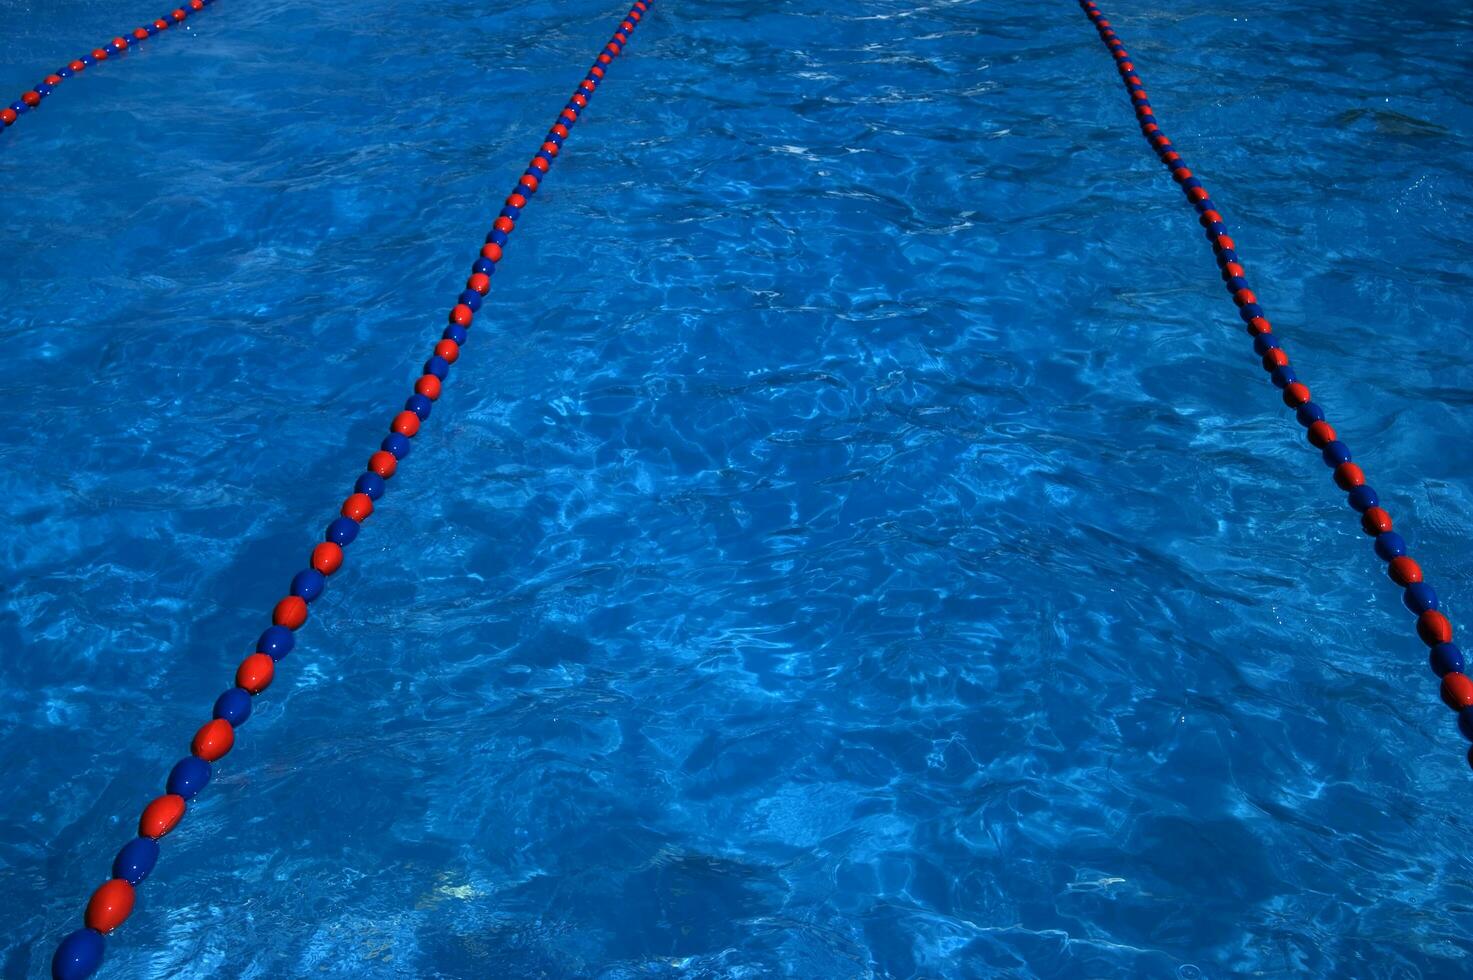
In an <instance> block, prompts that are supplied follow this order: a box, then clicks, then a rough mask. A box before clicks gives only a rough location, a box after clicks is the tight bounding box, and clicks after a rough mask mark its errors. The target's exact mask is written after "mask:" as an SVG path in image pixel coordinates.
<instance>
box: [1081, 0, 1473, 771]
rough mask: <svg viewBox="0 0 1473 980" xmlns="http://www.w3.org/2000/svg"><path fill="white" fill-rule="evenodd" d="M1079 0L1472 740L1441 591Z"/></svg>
mask: <svg viewBox="0 0 1473 980" xmlns="http://www.w3.org/2000/svg"><path fill="white" fill-rule="evenodd" d="M1079 6H1080V7H1081V8H1082V9H1083V10H1084V13H1085V16H1087V17H1088V18H1089V19H1090V21H1091V22H1092V23H1093V24H1094V25H1095V29H1096V30H1097V31H1098V32H1099V35H1100V40H1101V41H1103V42H1104V43H1105V47H1106V48H1108V49H1109V50H1110V54H1111V56H1112V57H1113V58H1114V59H1115V65H1116V69H1117V70H1118V71H1119V72H1120V78H1121V81H1122V82H1124V84H1125V91H1126V92H1127V93H1128V94H1129V95H1130V101H1131V103H1132V105H1134V106H1135V115H1136V120H1137V121H1138V122H1139V123H1140V129H1141V135H1142V136H1144V137H1145V138H1146V142H1147V143H1149V144H1151V148H1152V149H1153V150H1155V152H1156V155H1157V156H1158V157H1159V158H1160V160H1161V162H1162V164H1164V165H1165V166H1166V169H1167V170H1168V171H1170V173H1171V176H1172V179H1173V180H1175V181H1176V182H1177V184H1178V185H1180V186H1181V189H1182V191H1183V193H1185V194H1186V197H1187V200H1188V201H1190V202H1191V204H1192V206H1193V207H1195V208H1196V210H1197V213H1198V222H1199V223H1200V224H1201V225H1202V227H1203V228H1204V229H1205V230H1206V233H1207V241H1208V243H1209V244H1210V245H1211V246H1212V251H1213V252H1214V253H1215V254H1216V256H1217V264H1218V267H1219V268H1220V269H1221V270H1222V278H1223V282H1224V283H1225V284H1226V286H1227V291H1228V294H1229V295H1230V296H1232V299H1233V303H1234V304H1235V305H1236V306H1237V307H1238V316H1239V317H1240V318H1241V319H1242V321H1243V323H1244V324H1245V325H1246V326H1247V329H1248V333H1249V335H1250V336H1251V337H1253V351H1254V353H1255V354H1257V355H1258V357H1259V359H1260V361H1261V363H1262V364H1263V369H1264V370H1265V371H1267V372H1268V374H1269V378H1270V380H1271V381H1272V382H1273V383H1274V385H1275V387H1277V388H1280V389H1282V390H1283V393H1284V394H1283V401H1284V404H1285V405H1287V406H1288V407H1289V408H1292V409H1294V412H1295V416H1296V418H1298V420H1299V424H1300V425H1302V426H1304V427H1305V429H1306V438H1307V439H1308V441H1309V443H1310V445H1312V446H1314V447H1315V448H1316V449H1318V450H1319V451H1320V456H1321V458H1322V459H1324V461H1325V465H1327V466H1329V467H1330V468H1331V470H1332V473H1333V477H1334V480H1335V485H1336V486H1338V487H1339V488H1340V489H1341V490H1343V491H1345V493H1346V503H1348V504H1349V505H1350V507H1351V508H1352V509H1354V510H1355V511H1357V512H1358V513H1359V514H1360V525H1361V530H1362V531H1364V532H1365V533H1366V534H1367V535H1369V536H1371V537H1372V538H1374V539H1375V547H1376V555H1377V556H1378V557H1379V558H1380V559H1381V560H1382V561H1384V562H1386V563H1387V567H1386V574H1387V576H1388V577H1389V578H1390V579H1391V580H1392V581H1393V582H1395V583H1396V584H1397V585H1399V586H1401V588H1402V603H1403V604H1404V605H1405V606H1406V607H1407V609H1408V610H1410V611H1411V613H1412V615H1414V616H1416V617H1417V619H1416V630H1417V637H1418V638H1419V639H1420V640H1421V641H1422V642H1423V643H1424V644H1426V645H1427V647H1428V648H1429V653H1428V662H1429V664H1430V665H1431V667H1432V672H1433V673H1434V674H1436V675H1437V676H1438V677H1440V678H1442V683H1441V689H1440V693H1441V696H1442V700H1443V702H1444V703H1446V704H1447V706H1448V707H1449V708H1451V709H1452V710H1454V711H1456V712H1457V713H1458V716H1457V717H1458V728H1459V729H1460V730H1461V731H1462V733H1463V735H1464V736H1465V737H1467V738H1468V739H1469V740H1470V741H1473V680H1470V679H1469V678H1468V677H1467V676H1466V675H1465V674H1464V673H1463V671H1464V661H1463V653H1462V651H1461V650H1459V649H1458V648H1457V647H1456V646H1455V645H1454V644H1453V642H1452V639H1453V627H1452V623H1451V622H1449V621H1448V618H1447V617H1446V616H1445V615H1443V613H1442V612H1441V611H1440V609H1439V608H1438V607H1439V605H1440V603H1439V600H1438V598H1437V593H1436V592H1435V591H1434V590H1433V588H1432V586H1430V585H1428V584H1427V583H1426V582H1425V581H1423V577H1422V566H1421V565H1419V564H1417V562H1416V561H1415V560H1413V559H1412V558H1411V557H1409V556H1408V555H1407V544H1406V541H1405V540H1404V539H1403V538H1402V536H1401V535H1400V534H1397V533H1396V531H1395V529H1394V526H1393V523H1392V519H1391V514H1390V512H1389V511H1387V510H1386V508H1385V507H1383V506H1381V501H1380V499H1379V497H1378V495H1377V494H1376V491H1375V490H1373V489H1371V487H1370V486H1369V485H1368V484H1367V483H1366V475H1365V473H1364V471H1362V469H1361V468H1360V467H1359V466H1357V465H1356V464H1355V463H1353V462H1352V461H1351V458H1350V448H1349V447H1348V446H1346V445H1345V443H1343V442H1341V441H1340V440H1339V438H1338V437H1337V436H1336V434H1335V429H1334V427H1333V426H1331V425H1330V423H1329V422H1328V421H1327V420H1326V418H1325V411H1324V409H1323V408H1321V407H1320V406H1319V405H1317V404H1315V403H1314V402H1313V401H1311V400H1310V391H1309V388H1308V387H1307V386H1306V385H1305V384H1304V383H1303V382H1301V381H1300V380H1299V378H1298V376H1297V375H1296V374H1295V372H1294V368H1293V367H1292V366H1291V364H1290V362H1289V355H1288V354H1287V353H1285V351H1284V349H1283V346H1282V345H1281V344H1280V343H1279V340H1278V338H1277V336H1276V335H1275V334H1274V331H1273V325H1272V324H1270V323H1269V321H1268V318H1267V316H1266V315H1265V314H1264V312H1263V308H1262V307H1261V306H1260V305H1259V303H1258V296H1257V295H1256V294H1255V293H1254V292H1253V290H1252V289H1251V288H1250V287H1249V285H1248V279H1247V271H1246V270H1245V268H1244V266H1243V263H1242V261H1241V259H1240V258H1239V257H1238V252H1237V243H1236V242H1234V241H1233V239H1232V238H1231V237H1229V235H1228V229H1227V224H1226V222H1225V221H1224V220H1223V217H1222V213H1221V211H1220V210H1219V209H1218V208H1217V206H1216V205H1215V204H1213V202H1212V199H1211V198H1210V197H1209V196H1208V194H1207V188H1205V187H1203V186H1202V182H1201V180H1199V179H1198V178H1197V177H1196V176H1195V175H1194V174H1193V173H1192V171H1191V170H1190V169H1188V168H1187V165H1186V163H1185V162H1184V161H1183V160H1182V157H1181V154H1180V153H1179V152H1178V151H1177V149H1176V147H1175V146H1174V145H1173V144H1172V142H1171V140H1170V139H1168V138H1167V136H1166V134H1165V133H1164V132H1163V131H1162V130H1161V123H1160V120H1159V119H1157V118H1156V113H1155V110H1154V109H1152V108H1151V102H1150V100H1149V99H1148V98H1147V97H1146V90H1145V86H1144V85H1143V84H1142V82H1141V77H1140V72H1139V70H1138V69H1137V68H1136V66H1135V63H1134V62H1132V61H1131V58H1130V55H1129V54H1128V53H1126V50H1125V43H1124V42H1123V41H1121V40H1120V37H1119V36H1118V35H1117V34H1116V33H1115V31H1114V29H1113V28H1112V27H1111V26H1110V22H1109V21H1108V20H1106V19H1105V17H1104V15H1103V14H1101V13H1100V9H1099V7H1098V6H1097V5H1096V4H1095V2H1094V0H1079ZM1468 763H1469V765H1473V749H1469V751H1468Z"/></svg>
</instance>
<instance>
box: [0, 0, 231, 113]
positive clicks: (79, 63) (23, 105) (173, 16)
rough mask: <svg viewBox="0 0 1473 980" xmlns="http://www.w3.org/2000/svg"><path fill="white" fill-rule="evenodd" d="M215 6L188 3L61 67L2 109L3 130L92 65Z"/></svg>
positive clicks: (204, 0) (196, 0) (206, 1)
mask: <svg viewBox="0 0 1473 980" xmlns="http://www.w3.org/2000/svg"><path fill="white" fill-rule="evenodd" d="M214 2H215V0H189V2H188V3H186V4H184V6H182V7H176V8H175V9H174V10H172V11H170V12H169V13H167V14H164V16H162V17H160V18H159V19H158V20H156V21H154V22H153V23H152V24H144V25H143V26H142V27H139V28H135V29H134V30H133V31H131V32H130V33H128V34H119V35H118V36H117V37H115V38H113V39H112V40H111V41H109V42H107V43H106V44H104V45H103V46H102V47H100V48H94V49H92V53H91V54H84V55H82V56H81V57H80V58H76V59H74V60H72V61H70V62H68V63H67V64H65V65H62V66H61V67H60V68H58V69H56V71H54V72H52V73H51V74H49V75H47V76H46V77H45V78H43V79H41V81H39V82H37V83H36V86H35V88H32V89H29V90H28V91H25V92H22V93H21V96H20V98H18V99H16V100H15V101H14V102H12V103H10V105H8V106H6V107H5V108H4V109H0V124H3V125H4V129H9V128H10V127H11V126H14V125H15V121H16V120H17V119H19V118H20V117H21V116H24V115H25V114H26V113H28V112H30V111H31V110H32V109H38V108H40V106H41V102H42V101H43V100H44V99H46V98H47V97H48V96H49V95H51V93H52V92H53V91H55V89H56V86H58V85H60V84H61V83H62V82H64V81H66V80H67V79H68V78H71V77H72V76H73V75H79V74H81V73H82V72H84V71H86V70H87V69H88V68H91V67H92V66H93V65H96V64H99V63H100V62H103V61H106V60H107V59H108V58H111V57H113V56H115V55H121V54H122V53H123V52H125V51H127V50H128V49H129V48H131V47H134V46H136V45H139V44H142V43H143V42H144V41H147V40H148V39H149V38H151V37H153V36H154V35H155V34H158V33H159V32H161V31H167V30H168V29H169V28H170V27H172V26H173V25H175V24H182V23H184V22H185V21H186V20H188V19H189V15H190V13H191V12H193V13H198V12H199V11H201V10H204V9H205V8H206V7H208V6H210V5H211V4H212V3H214ZM4 129H0V132H4Z"/></svg>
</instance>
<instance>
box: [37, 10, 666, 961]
mask: <svg viewBox="0 0 1473 980" xmlns="http://www.w3.org/2000/svg"><path fill="white" fill-rule="evenodd" d="M196 2H199V3H207V2H208V0H196ZM653 2H654V0H636V2H635V4H634V6H633V7H632V8H631V9H630V10H629V13H628V14H626V15H625V17H624V20H623V22H622V23H621V24H620V25H619V29H618V30H617V31H615V32H614V36H613V38H612V39H610V41H609V43H608V44H607V45H605V46H604V49H603V50H602V51H601V52H600V53H599V56H598V58H597V59H596V60H595V61H594V64H593V66H592V67H590V68H589V70H588V74H587V75H586V76H585V77H584V78H583V80H582V81H581V82H579V83H578V88H577V90H576V91H574V93H573V97H572V98H571V99H570V100H569V101H568V104H567V105H566V106H565V107H564V108H563V110H562V112H561V113H559V115H558V119H557V122H556V123H555V124H554V125H553V127H552V129H551V130H550V131H549V132H548V134H547V136H546V138H545V139H544V141H543V143H542V146H541V147H540V148H539V149H538V150H537V155H536V156H534V157H533V158H532V161H531V163H530V164H529V165H528V167H527V170H526V172H525V173H523V174H522V175H521V177H520V178H519V179H518V180H517V186H516V187H515V189H513V191H512V193H511V195H510V196H509V197H507V199H506V205H505V207H503V208H502V209H501V213H500V215H498V216H497V218H496V221H495V222H494V224H493V226H492V229H491V232H490V234H488V235H487V236H486V243H485V245H484V246H483V247H482V248H481V255H480V257H479V258H478V259H476V262H475V265H473V266H472V267H471V275H470V278H469V279H468V280H466V284H465V286H466V288H465V291H464V292H462V293H461V294H460V296H459V297H458V298H457V300H456V303H455V306H454V307H453V308H451V310H450V325H449V326H447V327H446V328H445V332H444V334H443V335H442V337H441V339H440V340H439V341H438V342H437V343H436V344H435V349H434V352H433V354H432V355H431V357H430V359H429V360H428V361H426V362H425V365H424V373H423V374H422V375H421V376H420V378H419V379H418V380H417V381H416V382H415V384H414V394H413V395H411V396H410V397H409V400H408V401H406V402H405V403H404V410H403V411H401V412H400V413H399V414H397V415H395V416H394V419H393V421H392V423H391V424H390V426H389V429H390V431H389V435H388V436H387V438H385V439H384V441H383V444H382V446H381V447H380V448H379V450H378V452H375V453H374V454H373V455H372V456H370V457H369V459H368V468H367V469H366V470H365V472H364V473H363V475H361V476H360V477H358V482H357V483H356V484H355V485H354V487H353V493H352V494H351V495H349V497H348V498H347V500H345V501H344V502H343V506H342V516H341V517H338V518H337V519H336V520H334V521H333V522H332V523H331V524H329V525H328V527H327V534H326V536H325V540H324V541H323V542H322V543H321V544H319V545H317V546H316V547H315V548H313V549H312V554H311V557H310V559H309V566H308V567H307V568H305V569H303V570H302V571H300V572H298V573H297V574H296V577H294V578H293V579H292V582H291V588H290V592H289V594H288V595H287V596H286V597H285V598H284V599H282V600H281V601H280V602H278V603H277V604H276V608H275V609H274V610H272V613H271V624H272V625H271V626H270V627H269V628H267V630H266V631H265V632H264V633H262V634H261V637H260V639H259V640H258V641H257V642H256V652H255V653H252V654H251V655H250V656H248V657H246V658H245V660H243V661H241V664H240V667H239V669H237V670H236V672H235V686H234V687H232V688H230V689H229V690H227V691H226V692H225V693H224V694H221V695H220V697H219V699H218V700H217V701H216V702H215V708H214V717H213V718H212V719H211V720H210V721H208V722H206V723H205V724H204V725H203V726H202V727H201V728H200V729H199V731H198V732H196V733H195V736H194V741H193V743H192V744H191V746H190V750H191V751H190V754H189V755H188V756H186V757H185V758H184V759H182V760H180V761H179V763H178V764H177V765H175V766H174V768H173V770H172V771H171V772H170V773H169V778H168V782H167V783H166V785H165V793H164V795H163V796H160V797H158V798H157V799H155V800H153V802H151V803H149V804H148V806H146V807H144V809H143V815H142V817H141V818H140V819H139V821H138V836H137V837H135V838H134V839H133V840H131V841H129V842H128V843H127V844H125V845H123V849H122V850H120V851H119V852H118V855H117V859H116V860H114V861H113V867H112V874H113V876H112V878H110V879H109V880H108V881H106V882H104V883H103V884H102V885H101V886H100V887H99V888H98V889H97V891H95V892H93V894H92V898H91V900H90V901H89V902H88V903H87V912H86V915H85V917H84V922H85V926H84V927H83V928H81V929H78V930H77V931H75V932H73V933H71V934H69V935H68V936H67V937H66V938H65V939H63V940H62V941H61V943H60V945H58V946H57V949H56V954H55V956H54V957H53V958H52V963H51V973H52V976H53V977H55V978H57V980H78V978H82V977H87V976H90V975H91V974H92V973H93V972H94V971H96V970H97V968H98V967H99V966H100V965H101V964H102V955H103V936H104V935H106V934H107V933H109V932H111V931H112V930H114V929H116V928H117V927H118V926H119V925H121V924H122V922H123V920H125V919H126V918H128V915H129V913H131V912H132V911H133V902H134V897H135V889H136V888H137V886H138V884H139V883H140V882H142V881H143V879H144V878H146V877H147V876H148V874H149V872H150V871H152V870H153V867H154V864H155V863H156V862H157V861H158V858H159V844H158V842H159V839H160V838H162V837H164V836H165V835H166V834H168V833H169V832H170V831H171V830H173V829H174V828H175V827H176V826H178V824H179V821H180V820H181V819H182V818H183V817H184V811H185V809H186V808H187V807H188V804H189V801H190V800H192V799H193V798H194V797H195V795H196V794H198V793H199V791H200V790H202V789H203V788H204V787H205V784H206V783H208V782H209V780H210V771H211V763H213V762H215V761H217V760H219V759H220V758H221V757H223V756H224V755H225V754H226V753H227V752H229V751H230V749H231V747H232V746H233V745H234V744H235V730H236V729H237V728H239V727H240V726H241V725H242V724H244V723H245V721H246V719H248V718H249V717H250V715H251V698H252V697H254V696H255V695H257V694H260V693H261V692H262V691H264V690H265V689H266V688H267V687H268V686H269V685H270V684H271V680H272V677H273V676H274V675H275V673H276V664H277V662H278V661H280V660H281V658H283V657H285V656H286V655H287V654H288V653H290V652H291V649H292V646H293V645H294V639H293V633H294V631H296V630H297V629H300V628H301V626H302V625H303V624H304V623H306V622H307V609H308V606H309V605H310V603H311V602H312V601H313V600H314V599H316V598H317V597H318V596H320V595H322V592H323V589H324V588H325V587H326V585H327V577H328V576H329V575H331V574H333V573H334V572H336V571H337V570H338V568H339V567H341V566H342V563H343V549H344V548H345V547H347V546H348V545H349V544H351V543H352V542H353V539H354V538H356V537H357V536H358V531H359V527H360V525H361V524H362V523H363V522H364V521H365V520H367V518H368V516H369V515H370V514H372V513H373V507H374V501H376V500H378V499H379V498H380V497H382V496H383V493H384V490H385V488H386V486H387V484H386V481H387V480H388V479H389V478H390V477H392V476H393V475H394V471H395V470H396V469H397V468H398V466H399V462H400V460H402V459H404V457H405V456H407V455H409V447H410V440H411V439H412V438H413V437H414V435H415V433H417V432H419V429H420V426H421V424H423V422H424V420H425V419H427V418H428V417H429V414H430V408H431V406H432V405H433V404H434V402H435V400H436V399H437V398H439V397H440V390H441V386H442V384H443V383H444V381H445V377H446V375H447V374H449V372H450V365H452V364H454V363H455V361H456V360H457V359H458V358H459V357H460V349H461V347H462V345H464V344H465V342H466V338H467V331H468V330H469V328H470V325H471V320H472V319H473V318H474V317H475V315H476V311H477V310H479V309H480V308H481V303H482V297H484V296H485V295H486V293H487V291H488V290H489V289H490V288H491V275H492V273H494V272H495V271H496V263H497V262H499V261H500V260H501V254H502V250H503V249H504V248H505V247H506V244H507V239H508V237H510V235H511V233H512V230H513V229H514V228H515V227H516V223H517V219H518V218H519V217H521V213H522V209H523V208H525V207H526V206H527V202H528V200H529V199H530V198H531V197H532V195H534V194H536V193H537V188H538V186H539V185H540V184H541V182H542V179H543V177H544V176H545V175H546V173H547V171H548V170H549V169H550V168H551V167H552V164H553V161H554V160H556V159H557V156H558V153H559V152H560V151H561V149H562V145H563V141H564V140H566V139H567V138H568V131H569V129H571V128H572V127H573V125H574V124H575V123H577V121H578V118H579V116H580V115H581V114H582V112H583V110H584V108H585V107H586V106H587V105H588V100H589V99H590V98H592V97H593V93H594V92H595V91H596V90H597V88H598V85H599V82H601V81H602V80H603V77H604V71H605V68H606V66H608V65H609V64H610V63H611V62H612V61H613V60H614V59H615V58H617V57H618V56H619V54H620V52H621V51H623V49H624V46H625V45H626V44H627V43H628V41H629V36H630V35H631V34H632V33H633V32H634V28H635V27H636V26H637V25H638V24H639V22H640V20H641V19H642V18H643V17H644V16H645V14H646V13H647V12H648V11H649V9H650V7H651V6H653Z"/></svg>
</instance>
